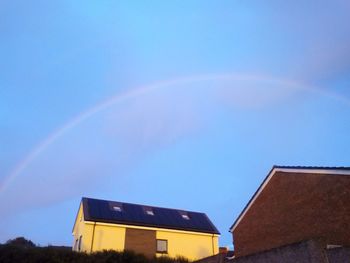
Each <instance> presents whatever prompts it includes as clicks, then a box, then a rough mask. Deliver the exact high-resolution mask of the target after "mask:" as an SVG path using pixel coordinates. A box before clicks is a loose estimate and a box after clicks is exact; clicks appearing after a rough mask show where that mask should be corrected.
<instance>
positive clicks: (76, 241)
mask: <svg viewBox="0 0 350 263" xmlns="http://www.w3.org/2000/svg"><path fill="white" fill-rule="evenodd" d="M77 246H78V239H76V240H75V242H74V248H73V250H74V251H77Z"/></svg>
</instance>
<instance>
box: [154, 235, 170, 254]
mask: <svg viewBox="0 0 350 263" xmlns="http://www.w3.org/2000/svg"><path fill="white" fill-rule="evenodd" d="M157 253H162V254H166V253H168V240H165V239H157Z"/></svg>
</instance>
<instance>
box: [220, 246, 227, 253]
mask: <svg viewBox="0 0 350 263" xmlns="http://www.w3.org/2000/svg"><path fill="white" fill-rule="evenodd" d="M227 251H228V249H227V247H219V254H227Z"/></svg>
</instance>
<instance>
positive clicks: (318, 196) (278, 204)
mask: <svg viewBox="0 0 350 263" xmlns="http://www.w3.org/2000/svg"><path fill="white" fill-rule="evenodd" d="M349 200H350V176H344V175H326V174H306V173H286V172H276V173H275V174H274V176H273V177H272V178H271V180H270V182H269V183H268V184H267V185H266V187H265V188H264V190H263V191H262V192H261V193H260V195H259V197H258V198H257V199H256V200H255V202H254V203H253V205H252V206H251V207H250V209H249V210H248V212H247V213H246V215H245V216H244V217H243V218H242V220H241V221H240V223H239V224H238V225H237V226H236V228H235V230H234V232H233V236H234V245H235V253H236V256H238V257H239V256H244V255H248V254H252V253H256V252H260V251H264V250H268V249H271V248H276V247H280V246H283V245H286V244H291V243H295V242H300V241H302V240H309V239H315V240H318V241H320V242H321V244H324V245H326V244H341V245H346V246H350V224H349V222H350V201H349Z"/></svg>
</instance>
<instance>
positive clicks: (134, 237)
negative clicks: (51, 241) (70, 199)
mask: <svg viewBox="0 0 350 263" xmlns="http://www.w3.org/2000/svg"><path fill="white" fill-rule="evenodd" d="M72 234H73V237H74V240H73V250H74V251H82V252H87V253H90V252H95V251H100V250H104V249H113V250H117V251H123V250H133V251H135V252H138V253H143V254H145V255H146V256H148V257H154V256H162V255H166V256H169V257H177V256H182V257H186V258H188V259H189V260H197V259H201V258H204V257H208V256H212V255H215V254H217V253H218V251H219V249H218V238H219V235H220V233H219V231H218V230H217V229H216V227H215V226H214V225H213V223H212V222H211V221H210V219H209V218H208V217H207V215H206V214H204V213H198V212H191V211H184V210H177V209H169V208H161V207H152V206H145V205H137V204H130V203H122V202H115V201H106V200H98V199H92V198H82V201H81V203H80V207H79V210H78V213H77V217H76V219H75V223H74V226H73V233H72Z"/></svg>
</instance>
